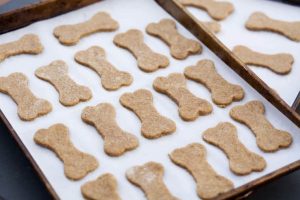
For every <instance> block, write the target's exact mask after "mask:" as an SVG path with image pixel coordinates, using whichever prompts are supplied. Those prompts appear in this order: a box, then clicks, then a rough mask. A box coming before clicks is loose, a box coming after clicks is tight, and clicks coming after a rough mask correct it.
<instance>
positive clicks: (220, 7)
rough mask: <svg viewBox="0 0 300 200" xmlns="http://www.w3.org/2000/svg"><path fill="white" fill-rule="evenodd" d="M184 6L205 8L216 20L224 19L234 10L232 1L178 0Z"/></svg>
mask: <svg viewBox="0 0 300 200" xmlns="http://www.w3.org/2000/svg"><path fill="white" fill-rule="evenodd" d="M178 1H179V2H180V3H181V4H182V5H184V6H193V7H196V8H200V9H202V10H205V11H206V12H207V14H208V15H209V16H211V17H212V18H214V19H215V20H223V19H225V18H226V17H228V16H229V15H230V14H231V13H232V12H233V10H234V7H233V5H232V3H230V2H225V1H216V0H178Z"/></svg>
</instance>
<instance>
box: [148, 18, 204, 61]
mask: <svg viewBox="0 0 300 200" xmlns="http://www.w3.org/2000/svg"><path fill="white" fill-rule="evenodd" d="M146 31H147V33H148V34H150V35H153V36H155V37H158V38H160V39H161V40H163V41H164V42H165V43H166V44H167V45H168V46H169V47H170V51H171V55H172V56H173V57H174V58H177V59H180V60H181V59H185V58H187V57H188V56H189V54H196V53H200V52H201V51H202V47H201V45H200V44H199V42H197V41H195V40H191V39H187V38H185V37H184V36H182V35H181V34H180V33H179V32H178V30H177V29H176V23H175V21H174V20H171V19H162V20H160V21H159V22H158V23H151V24H149V25H148V26H147V28H146Z"/></svg>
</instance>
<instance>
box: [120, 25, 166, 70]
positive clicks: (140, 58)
mask: <svg viewBox="0 0 300 200" xmlns="http://www.w3.org/2000/svg"><path fill="white" fill-rule="evenodd" d="M114 43H115V44H116V45H117V46H119V47H121V48H124V49H127V50H128V51H130V52H131V53H132V54H133V55H134V57H135V58H136V59H137V62H138V66H139V68H140V69H141V70H143V71H145V72H153V71H156V70H158V69H159V68H166V67H167V66H168V65H169V59H168V58H167V57H166V56H164V55H161V54H158V53H155V52H153V51H152V50H151V49H150V47H148V46H147V45H146V44H145V43H144V38H143V33H142V32H141V31H139V30H137V29H131V30H129V31H127V32H126V33H120V34H117V35H116V36H115V38H114Z"/></svg>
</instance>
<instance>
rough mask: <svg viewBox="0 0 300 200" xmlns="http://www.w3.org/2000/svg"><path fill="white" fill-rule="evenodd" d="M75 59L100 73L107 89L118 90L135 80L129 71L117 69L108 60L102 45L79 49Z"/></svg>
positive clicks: (103, 84)
mask: <svg viewBox="0 0 300 200" xmlns="http://www.w3.org/2000/svg"><path fill="white" fill-rule="evenodd" d="M75 60H76V61H77V62H78V63H80V64H82V65H84V66H86V67H89V68H91V69H92V70H94V71H95V72H96V73H97V74H99V76H100V77H101V83H102V86H103V87H104V88H105V89H106V90H117V89H119V88H120V87H122V86H128V85H130V84H131V83H132V81H133V78H132V76H131V75H130V74H129V73H127V72H123V71H119V70H117V69H116V68H115V67H114V66H113V65H112V64H110V63H109V62H108V61H107V60H106V58H105V51H104V49H102V48H101V47H98V46H92V47H90V48H88V49H87V50H85V51H79V52H78V53H76V55H75Z"/></svg>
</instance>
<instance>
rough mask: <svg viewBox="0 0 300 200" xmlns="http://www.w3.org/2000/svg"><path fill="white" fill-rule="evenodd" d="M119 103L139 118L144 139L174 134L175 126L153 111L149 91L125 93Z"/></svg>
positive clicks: (141, 90) (151, 97)
mask: <svg viewBox="0 0 300 200" xmlns="http://www.w3.org/2000/svg"><path fill="white" fill-rule="evenodd" d="M120 103H121V104H122V105H123V106H124V107H125V108H127V109H129V110H131V111H133V112H134V113H135V114H136V115H137V116H138V117H139V119H140V120H141V122H142V128H141V132H142V134H143V136H144V137H146V138H148V139H154V138H159V137H161V136H164V135H168V134H171V133H173V132H175V130H176V124H175V123H174V122H173V121H172V120H170V119H168V118H166V117H164V116H162V115H160V114H159V113H158V111H157V110H156V109H155V107H154V105H153V96H152V94H151V92H150V91H148V90H145V89H140V90H136V91H135V92H134V93H125V94H123V95H122V96H121V98H120Z"/></svg>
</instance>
